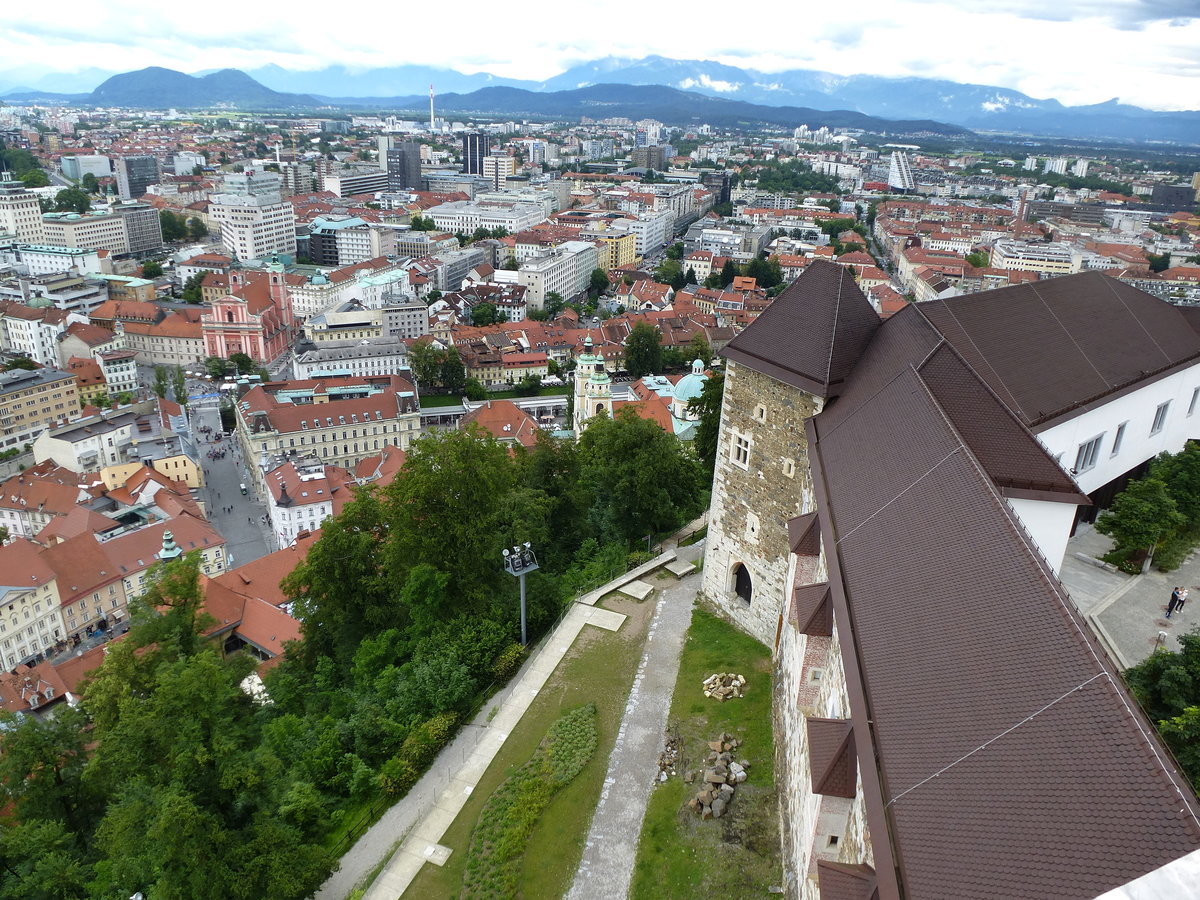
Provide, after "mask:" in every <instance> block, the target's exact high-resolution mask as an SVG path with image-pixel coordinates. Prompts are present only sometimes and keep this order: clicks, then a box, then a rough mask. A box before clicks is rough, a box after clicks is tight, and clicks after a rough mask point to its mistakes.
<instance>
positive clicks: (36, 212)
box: [0, 173, 46, 244]
mask: <svg viewBox="0 0 1200 900" xmlns="http://www.w3.org/2000/svg"><path fill="white" fill-rule="evenodd" d="M0 233H3V234H11V235H13V236H14V237H16V238H17V239H18V240H22V241H27V242H28V243H30V244H44V243H45V242H46V232H45V229H44V228H43V226H42V205H41V204H40V203H38V198H37V194H35V193H34V192H33V191H31V190H29V188H27V187H25V183H24V182H22V181H16V180H9V178H8V175H7V173H5V175H4V176H3V180H0Z"/></svg>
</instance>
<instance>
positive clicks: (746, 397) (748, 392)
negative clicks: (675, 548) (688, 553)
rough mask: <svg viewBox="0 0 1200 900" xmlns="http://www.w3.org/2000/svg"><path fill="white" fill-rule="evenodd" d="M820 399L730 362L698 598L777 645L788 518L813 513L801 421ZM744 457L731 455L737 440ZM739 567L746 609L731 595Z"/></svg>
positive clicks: (764, 640) (786, 565) (785, 579)
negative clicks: (745, 584)
mask: <svg viewBox="0 0 1200 900" xmlns="http://www.w3.org/2000/svg"><path fill="white" fill-rule="evenodd" d="M821 403H822V401H821V400H820V399H819V398H817V397H815V396H813V395H812V394H808V393H806V392H804V391H801V390H799V389H797V388H793V387H790V386H788V385H785V384H783V383H782V382H779V381H776V380H775V379H774V378H771V377H769V376H767V375H763V374H761V373H759V372H755V371H754V370H752V369H749V368H747V367H746V366H744V365H739V364H737V363H734V362H730V363H729V366H728V370H727V372H726V375H725V398H724V401H723V402H722V404H721V434H720V438H719V441H718V446H717V466H716V473H715V475H714V478H713V494H712V505H711V515H710V520H709V528H708V545H707V546H708V549H707V551H706V559H705V564H704V593H705V594H706V595H707V596H708V597H709V598H710V599H711V600H712V601H713V602H714V603H716V604H717V605H718V606H719V607H720V608H721V609H722V611H723V612H724V613H725V614H726V615H728V616H729V617H730V618H731V619H732V620H733V621H734V622H736V623H737V624H738V626H739V627H741V628H742V629H743V630H744V631H746V632H747V633H748V634H750V635H753V636H754V637H756V638H758V640H760V641H762V642H763V643H764V644H766V645H768V646H772V645H774V643H775V635H776V631H777V628H778V624H779V615H780V610H781V609H782V608H783V599H784V594H785V587H786V584H787V575H788V557H789V547H788V537H787V522H788V520H789V519H791V518H793V517H795V516H797V515H800V514H801V513H806V512H810V511H811V510H812V509H813V505H814V500H813V489H812V474H811V472H810V470H809V465H808V441H807V439H806V437H805V434H804V422H805V420H806V419H808V418H810V417H812V416H813V415H815V414H816V413H818V412H819V411H820V409H821ZM739 437H742V438H743V439H745V440H748V441H749V453H748V459H747V460H746V461H745V465H739V464H738V463H737V462H736V461H735V458H734V454H735V453H736V451H737V449H738V446H737V444H738V438H739ZM738 565H743V566H745V568H746V570H747V572H748V573H749V575H750V579H751V584H752V587H753V590H752V593H751V600H750V603H749V604H747V603H746V602H745V601H743V600H742V599H741V598H739V597H738V596H737V595H736V594H735V593H734V573H735V569H736V567H737V566H738Z"/></svg>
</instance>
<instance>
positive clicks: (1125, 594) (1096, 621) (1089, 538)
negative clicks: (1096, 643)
mask: <svg viewBox="0 0 1200 900" xmlns="http://www.w3.org/2000/svg"><path fill="white" fill-rule="evenodd" d="M1111 547H1112V541H1111V539H1109V538H1107V537H1105V536H1104V535H1102V534H1099V533H1098V532H1097V531H1096V530H1095V529H1094V528H1093V527H1092V526H1091V525H1081V526H1080V527H1079V529H1078V530H1077V532H1076V534H1075V536H1074V537H1073V538H1071V540H1070V542H1069V543H1068V544H1067V553H1066V557H1065V559H1064V560H1063V567H1062V572H1061V574H1060V577H1061V579H1062V582H1063V584H1064V585H1065V586H1066V588H1067V592H1068V593H1069V594H1070V595H1071V599H1072V601H1073V602H1074V603H1075V605H1076V607H1077V608H1078V609H1079V611H1080V612H1082V613H1083V614H1084V617H1085V618H1086V619H1087V620H1088V622H1089V624H1091V625H1092V627H1093V629H1094V630H1095V631H1096V632H1097V634H1098V635H1099V636H1100V639H1101V641H1102V642H1103V643H1104V644H1105V645H1106V647H1107V649H1108V651H1109V653H1110V654H1111V655H1112V656H1113V657H1114V658H1115V659H1116V662H1117V663H1118V665H1120V666H1122V667H1127V666H1132V665H1136V664H1138V663H1139V662H1141V661H1142V660H1144V659H1145V658H1146V657H1147V656H1149V655H1150V654H1151V653H1153V652H1154V649H1155V648H1156V647H1157V646H1159V645H1160V644H1161V646H1163V647H1165V648H1166V649H1168V650H1178V649H1179V641H1178V635H1179V634H1180V633H1182V632H1185V631H1189V630H1191V629H1192V628H1194V627H1195V626H1196V625H1197V624H1200V602H1198V601H1200V557H1198V556H1197V554H1194V553H1193V554H1192V555H1191V556H1190V557H1189V558H1188V559H1187V560H1186V561H1185V562H1184V563H1183V564H1182V565H1181V566H1180V567H1179V568H1178V569H1176V570H1175V571H1174V572H1159V571H1158V570H1157V569H1154V568H1151V570H1150V571H1149V572H1147V573H1146V574H1144V575H1126V574H1124V573H1123V572H1116V571H1110V570H1108V569H1105V568H1101V567H1099V566H1097V565H1095V564H1093V563H1090V562H1087V561H1086V559H1089V558H1090V559H1093V560H1095V559H1099V558H1100V557H1101V556H1103V555H1104V554H1105V553H1107V552H1108V551H1109V550H1110V549H1111ZM1176 585H1182V586H1185V587H1187V588H1188V589H1189V590H1190V591H1191V592H1192V595H1193V599H1191V600H1189V601H1188V603H1187V605H1186V606H1185V608H1184V610H1183V612H1182V613H1179V612H1177V613H1175V614H1174V615H1173V616H1172V617H1171V618H1170V619H1168V618H1167V617H1166V612H1167V609H1166V607H1167V601H1168V600H1169V599H1170V597H1171V589H1172V588H1173V587H1175V586H1176ZM1160 635H1162V636H1161V637H1160Z"/></svg>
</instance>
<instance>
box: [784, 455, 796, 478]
mask: <svg viewBox="0 0 1200 900" xmlns="http://www.w3.org/2000/svg"><path fill="white" fill-rule="evenodd" d="M783 474H784V476H786V477H787V478H794V477H795V475H796V461H795V460H794V459H785V460H784V461H783Z"/></svg>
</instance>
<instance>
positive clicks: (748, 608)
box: [704, 260, 879, 646]
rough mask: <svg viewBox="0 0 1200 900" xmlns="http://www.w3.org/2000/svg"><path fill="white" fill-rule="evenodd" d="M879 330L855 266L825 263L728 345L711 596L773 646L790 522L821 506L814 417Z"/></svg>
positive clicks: (712, 522)
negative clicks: (809, 428)
mask: <svg viewBox="0 0 1200 900" xmlns="http://www.w3.org/2000/svg"><path fill="white" fill-rule="evenodd" d="M797 322H802V323H803V324H804V328H803V330H802V331H798V330H797V328H796V323H797ZM878 327H879V317H878V315H876V313H875V311H874V309H872V307H871V304H870V302H869V301H868V300H867V299H866V298H865V297H864V296H863V294H862V291H860V290H859V288H858V285H857V284H856V283H855V282H854V277H853V274H852V273H851V272H850V271H849V270H848V269H846V268H845V267H843V266H839V265H837V264H836V263H831V262H825V261H820V260H819V261H817V262H815V263H813V264H812V265H811V266H809V268H808V269H807V270H806V271H805V273H804V274H803V275H802V276H800V278H799V279H797V280H796V281H795V282H793V283H792V284H791V285H790V286H789V287H788V288H787V290H785V291H784V292H783V293H782V294H780V295H779V297H778V298H777V299H776V300H775V302H774V303H772V304H771V305H770V306H769V307H768V308H767V309H766V310H764V311H763V313H762V314H761V315H760V316H759V317H758V319H756V320H755V321H754V323H753V324H752V325H751V326H750V327H748V328H747V329H746V330H745V331H743V332H742V333H741V334H739V335H738V336H737V337H735V338H734V339H733V340H732V341H730V342H729V344H728V345H727V346H726V347H725V349H724V350H723V351H722V354H723V355H724V356H725V357H726V359H727V360H728V367H727V369H726V373H725V395H724V399H723V400H722V403H721V433H720V436H719V438H718V443H717V463H716V471H715V473H714V477H713V490H712V503H711V507H710V509H711V513H710V518H709V526H708V533H709V540H708V548H709V549H708V551H707V557H706V559H705V563H704V593H705V594H706V595H707V596H708V597H709V598H710V599H712V600H713V601H714V602H715V603H717V604H718V605H719V606H720V607H721V608H722V610H723V611H724V612H726V613H727V614H728V615H729V617H730V618H732V619H733V620H734V621H735V622H737V623H738V625H739V626H740V627H742V628H743V629H744V630H745V631H746V632H747V633H749V634H752V635H754V636H755V637H756V638H758V639H759V640H760V641H762V642H763V643H764V644H766V645H767V646H771V645H772V644H773V643H774V640H775V635H776V632H777V629H778V626H779V622H780V617H781V616H782V615H783V612H784V607H785V598H786V596H787V594H788V590H787V587H788V584H787V582H788V566H789V562H790V558H791V547H790V541H789V536H788V523H789V522H790V521H791V520H793V519H795V518H796V517H797V516H800V515H802V514H806V513H810V512H812V511H813V509H814V506H815V499H814V495H813V487H812V474H811V471H810V469H809V461H808V438H807V434H806V431H805V422H806V421H807V420H808V419H810V418H812V417H813V416H815V415H816V414H817V413H819V412H820V411H821V410H822V408H823V407H824V405H825V403H826V401H827V400H829V399H830V398H832V397H834V396H836V395H837V393H838V391H839V390H840V388H841V384H842V382H843V380H844V379H845V378H846V376H847V375H849V373H850V370H851V369H852V367H853V365H854V363H855V361H857V359H858V357H859V355H860V354H861V352H862V350H863V348H864V347H865V346H866V344H867V341H869V340H870V338H871V335H873V334H874V333H875V329H876V328H878Z"/></svg>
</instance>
